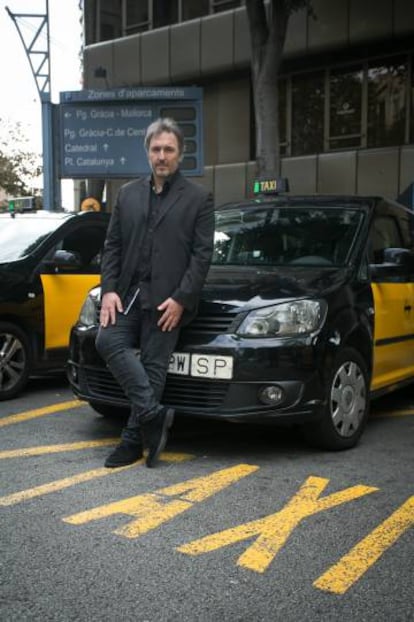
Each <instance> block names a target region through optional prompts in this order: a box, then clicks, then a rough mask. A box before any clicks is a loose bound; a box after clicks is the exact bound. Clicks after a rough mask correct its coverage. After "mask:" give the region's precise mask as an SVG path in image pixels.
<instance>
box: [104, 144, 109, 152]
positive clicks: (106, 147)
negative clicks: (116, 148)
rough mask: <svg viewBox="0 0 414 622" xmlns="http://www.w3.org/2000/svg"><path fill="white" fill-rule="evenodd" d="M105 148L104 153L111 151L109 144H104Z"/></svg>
mask: <svg viewBox="0 0 414 622" xmlns="http://www.w3.org/2000/svg"><path fill="white" fill-rule="evenodd" d="M103 148H104V151H108V149H109V145H108V143H105V144H104V146H103Z"/></svg>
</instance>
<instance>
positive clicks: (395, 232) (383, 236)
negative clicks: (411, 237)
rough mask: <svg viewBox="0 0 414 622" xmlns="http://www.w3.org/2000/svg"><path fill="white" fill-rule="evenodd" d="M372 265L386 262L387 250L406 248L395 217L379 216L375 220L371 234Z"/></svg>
mask: <svg viewBox="0 0 414 622" xmlns="http://www.w3.org/2000/svg"><path fill="white" fill-rule="evenodd" d="M370 246H371V255H370V261H371V263H375V264H380V263H382V262H383V261H384V250H385V249H387V248H404V242H403V239H402V235H401V231H400V228H399V226H398V222H397V220H396V218H395V217H394V216H391V215H389V216H378V217H376V218H375V219H374V222H373V225H372V232H371V245H370Z"/></svg>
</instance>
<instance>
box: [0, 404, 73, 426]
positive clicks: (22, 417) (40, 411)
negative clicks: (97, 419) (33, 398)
mask: <svg viewBox="0 0 414 622" xmlns="http://www.w3.org/2000/svg"><path fill="white" fill-rule="evenodd" d="M79 406H85V402H81V401H80V400H71V401H70V402H61V403H60V404H52V405H51V406H45V407H44V408H35V409H34V410H26V411H25V412H23V413H19V414H18V415H10V416H8V417H3V419H0V428H2V427H3V426H5V425H12V424H13V423H20V422H21V421H28V420H29V419H35V418H36V417H44V416H45V415H51V414H53V413H57V412H60V411H62V410H70V409H71V408H79Z"/></svg>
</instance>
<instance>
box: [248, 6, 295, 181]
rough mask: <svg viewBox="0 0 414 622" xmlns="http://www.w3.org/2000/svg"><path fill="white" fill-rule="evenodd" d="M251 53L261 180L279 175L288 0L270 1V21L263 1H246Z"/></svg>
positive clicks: (288, 12) (289, 8)
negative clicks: (281, 72) (281, 80)
mask: <svg viewBox="0 0 414 622" xmlns="http://www.w3.org/2000/svg"><path fill="white" fill-rule="evenodd" d="M246 10H247V16H248V21H249V27H250V37H251V49H252V61H251V69H252V88H253V101H254V109H255V122H256V163H257V174H258V175H259V176H268V175H271V176H275V175H276V176H278V175H280V136H279V89H278V74H279V68H280V64H281V61H282V54H283V47H284V44H285V38H286V30H287V24H288V20H289V15H290V12H291V7H290V3H289V2H288V0H271V4H270V16H269V18H267V15H266V8H265V5H264V1H263V0H246Z"/></svg>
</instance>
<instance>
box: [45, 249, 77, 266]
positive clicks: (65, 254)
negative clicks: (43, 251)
mask: <svg viewBox="0 0 414 622" xmlns="http://www.w3.org/2000/svg"><path fill="white" fill-rule="evenodd" d="M51 263H52V265H53V266H55V267H56V268H63V269H79V268H80V267H81V266H82V259H81V256H80V254H79V253H78V252H76V251H65V250H58V251H56V252H55V254H54V255H53V257H52V260H51Z"/></svg>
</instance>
